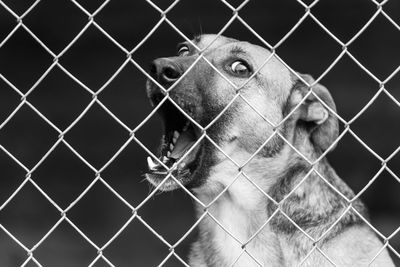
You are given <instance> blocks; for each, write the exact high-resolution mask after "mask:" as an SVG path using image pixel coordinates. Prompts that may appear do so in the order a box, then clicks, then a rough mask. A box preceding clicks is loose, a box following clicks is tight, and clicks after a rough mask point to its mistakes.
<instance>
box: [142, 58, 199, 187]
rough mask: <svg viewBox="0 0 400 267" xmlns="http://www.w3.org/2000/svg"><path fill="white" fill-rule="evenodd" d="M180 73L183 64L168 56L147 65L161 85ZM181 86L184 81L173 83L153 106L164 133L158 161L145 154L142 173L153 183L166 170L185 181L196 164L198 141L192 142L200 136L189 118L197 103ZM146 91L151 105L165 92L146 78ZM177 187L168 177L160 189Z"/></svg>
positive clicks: (172, 81) (164, 85) (175, 78)
mask: <svg viewBox="0 0 400 267" xmlns="http://www.w3.org/2000/svg"><path fill="white" fill-rule="evenodd" d="M173 59H174V58H173ZM183 73H184V68H183V67H182V66H180V65H179V64H178V63H177V62H175V61H174V60H172V59H169V58H160V59H157V60H155V61H153V62H152V64H151V65H150V74H151V76H152V77H153V78H154V79H155V80H156V81H157V82H158V83H160V84H161V85H162V86H163V87H164V88H165V89H167V88H169V87H170V86H171V85H173V84H174V83H175V82H176V81H178V79H179V78H180V77H181V76H182V74H183ZM185 89H186V88H185V85H184V84H181V83H179V84H177V85H175V87H174V88H172V89H171V91H170V93H169V97H170V98H169V99H167V100H166V101H164V102H163V103H162V105H161V106H160V107H159V108H158V110H157V111H158V113H159V114H160V116H161V118H162V121H163V125H164V134H163V137H162V139H161V145H160V148H159V155H157V156H158V161H157V160H155V159H153V158H152V157H148V158H147V163H148V168H149V172H148V173H147V175H146V176H147V179H148V180H149V182H150V183H152V184H153V185H155V186H157V185H159V183H161V181H162V180H163V179H164V178H165V177H166V176H167V175H168V174H169V173H170V172H171V173H172V175H173V176H174V177H175V178H177V180H179V182H181V183H182V184H183V185H187V184H188V183H190V181H191V176H192V174H193V172H194V171H195V170H196V168H197V163H198V161H199V160H198V159H199V154H200V153H199V151H200V144H197V145H196V146H194V145H195V144H196V141H197V140H198V139H199V137H200V136H201V131H200V130H199V129H198V127H197V126H195V124H194V123H193V122H192V121H191V119H190V118H192V119H194V118H195V117H196V115H198V114H197V113H196V107H195V106H196V104H198V103H196V101H195V99H194V98H195V97H193V94H192V93H190V92H187V90H186V91H185ZM147 93H148V96H149V98H150V101H151V102H152V104H153V106H157V105H158V104H159V103H160V102H161V101H162V100H163V99H164V98H165V97H166V93H165V92H164V91H163V90H162V89H161V88H159V87H158V86H157V85H156V84H154V83H153V82H151V81H148V82H147ZM171 100H172V101H171ZM182 111H184V112H185V113H186V114H184V113H183V112H182ZM193 146H194V147H193ZM160 162H162V163H163V164H161V163H160ZM163 165H165V166H166V167H167V168H165V166H163ZM168 169H170V170H168ZM178 187H179V185H178V184H177V183H176V182H175V181H174V180H173V179H171V178H170V179H168V180H167V181H166V182H165V183H164V184H163V186H161V189H162V190H164V191H168V190H173V189H175V188H178Z"/></svg>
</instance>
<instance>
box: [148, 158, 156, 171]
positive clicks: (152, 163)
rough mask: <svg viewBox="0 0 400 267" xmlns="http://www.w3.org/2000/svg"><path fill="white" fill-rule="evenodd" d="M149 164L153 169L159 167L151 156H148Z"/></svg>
mask: <svg viewBox="0 0 400 267" xmlns="http://www.w3.org/2000/svg"><path fill="white" fill-rule="evenodd" d="M147 165H148V166H149V169H150V170H153V169H155V168H156V167H157V164H156V163H154V161H153V159H152V158H151V157H147Z"/></svg>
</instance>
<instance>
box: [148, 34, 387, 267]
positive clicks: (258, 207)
mask: <svg viewBox="0 0 400 267" xmlns="http://www.w3.org/2000/svg"><path fill="white" fill-rule="evenodd" d="M216 37H217V36H215V35H202V36H199V37H197V38H195V39H194V40H193V42H195V44H196V46H198V47H199V48H200V49H203V48H205V47H207V46H208V45H209V43H210V42H213V43H212V44H211V45H210V46H209V47H208V48H207V49H206V50H205V51H204V56H205V57H206V58H207V59H208V60H209V61H210V62H211V63H212V64H213V65H214V66H215V67H216V68H217V69H218V70H219V71H220V72H221V73H223V74H224V75H225V76H226V77H228V78H229V79H230V80H231V81H232V82H233V83H234V84H236V85H240V84H242V83H243V82H244V81H246V80H247V78H246V77H238V76H235V75H232V73H231V72H230V71H229V67H230V66H231V65H230V64H231V63H232V62H234V61H235V60H243V61H246V62H247V63H248V64H249V65H250V66H251V67H252V69H253V70H256V69H258V68H259V67H260V66H261V64H262V63H263V62H264V60H265V59H266V58H267V57H269V56H270V55H271V54H270V52H269V51H267V50H266V49H264V48H262V47H259V46H256V45H253V44H250V43H247V42H241V41H237V40H234V39H231V38H226V37H218V38H217V39H216V40H215V41H214V39H215V38H216ZM186 45H187V46H188V47H189V48H190V54H188V55H185V56H183V57H171V58H167V59H165V60H164V61H163V62H164V63H160V61H159V62H158V63H157V64H174V66H176V67H177V68H180V69H181V70H182V71H185V70H187V69H188V68H189V66H190V65H191V64H192V63H193V62H194V60H195V59H196V58H197V57H198V51H197V50H196V49H194V48H193V47H191V45H190V44H186ZM165 62H166V63H165ZM156 74H157V73H156ZM158 74H159V73H158ZM300 75H301V77H302V78H303V79H304V80H306V81H307V82H308V83H312V82H313V81H314V80H313V79H312V77H311V76H309V75H302V74H300ZM160 82H161V81H160ZM164 85H167V84H164ZM147 90H148V95H149V97H150V99H153V98H154V95H156V94H157V93H159V89H158V88H157V86H155V85H154V84H152V83H151V82H149V83H148V87H147ZM312 90H313V92H315V94H316V95H317V96H318V98H320V99H321V100H322V101H323V102H324V104H321V103H320V102H319V100H318V98H317V97H315V96H314V95H310V96H309V97H308V98H307V99H306V101H305V102H304V103H303V104H301V105H300V106H299V107H298V108H297V109H295V110H294V108H295V107H296V106H297V105H298V104H299V103H300V101H301V99H302V98H303V97H304V96H305V95H306V94H307V92H308V91H309V88H308V87H307V86H306V85H305V84H304V83H303V82H302V81H301V80H300V79H298V78H297V77H296V76H295V75H293V74H291V72H290V71H289V70H288V69H287V68H286V67H285V66H284V65H283V64H282V63H280V62H279V61H278V60H277V59H276V58H275V57H273V56H272V57H271V59H270V60H269V62H268V63H267V64H265V65H264V66H263V67H262V68H261V70H260V72H259V73H257V74H256V75H255V76H254V78H253V79H252V80H251V81H249V82H248V83H247V84H246V85H245V86H244V87H243V88H242V89H241V91H240V92H241V94H242V95H243V96H244V97H245V99H246V100H247V101H248V102H249V103H247V102H246V101H245V100H243V99H242V98H240V97H239V98H237V99H236V100H235V102H234V103H233V104H232V106H231V107H230V108H229V109H227V110H226V112H225V113H224V114H223V115H222V116H221V117H220V118H219V119H218V120H217V121H216V122H215V123H214V124H213V125H212V126H211V127H210V128H209V129H207V135H208V136H209V137H210V138H211V139H212V140H214V141H215V143H216V144H218V146H220V148H221V149H222V150H223V151H224V152H225V153H226V154H227V155H228V156H229V157H230V158H232V159H233V160H234V161H235V162H236V163H238V164H239V165H242V164H244V163H245V162H246V161H247V160H248V159H249V158H250V157H251V156H252V155H253V154H254V153H255V152H256V151H257V149H258V148H259V147H260V146H261V145H262V144H263V143H264V142H265V141H266V140H267V138H269V137H270V136H271V135H272V134H273V133H274V130H275V129H274V127H273V126H272V125H271V124H269V123H268V122H266V121H265V119H264V118H266V119H267V120H268V121H270V122H272V123H273V124H275V125H277V124H279V123H280V122H281V120H282V119H284V118H285V117H286V116H287V115H288V114H291V116H290V117H289V118H288V119H287V120H285V122H284V123H283V124H280V126H279V127H278V128H277V130H279V133H280V135H281V136H283V137H284V138H285V139H286V140H288V141H289V142H290V144H291V145H292V146H294V147H295V148H296V150H298V151H299V152H301V154H303V155H304V156H305V157H306V158H307V159H308V160H309V161H311V162H313V161H315V160H316V159H318V158H319V157H320V156H321V155H322V153H323V152H325V151H327V150H332V149H333V148H334V141H335V140H336V138H337V136H338V122H337V119H336V118H335V115H334V114H333V113H332V112H330V110H333V111H335V110H336V107H335V104H334V102H333V99H332V97H331V96H330V94H329V92H328V90H327V89H326V88H325V87H323V86H322V85H319V84H316V85H315V86H313V88H312ZM235 94H236V92H235V90H234V88H232V86H231V85H230V84H229V83H228V82H227V81H226V80H225V79H224V78H223V77H221V75H220V74H219V73H217V72H216V71H215V70H214V68H212V67H211V66H209V64H208V63H207V62H205V61H204V60H199V62H198V63H197V64H196V65H195V66H194V67H193V68H192V69H191V71H189V72H188V73H187V74H186V75H185V77H184V78H183V79H182V80H181V81H180V83H178V84H177V85H176V86H175V88H174V89H173V90H171V92H170V97H171V98H172V99H173V100H174V101H176V102H177V103H178V104H179V105H180V106H181V107H182V108H183V109H185V110H186V111H188V112H189V111H190V114H191V116H192V117H193V118H194V119H195V120H196V121H197V122H198V123H200V124H201V125H203V126H206V125H208V124H209V123H210V122H211V121H212V120H213V119H214V118H215V117H216V116H217V115H218V114H219V113H220V112H221V110H222V109H223V108H224V107H225V106H226V105H227V104H228V103H229V102H230V101H231V99H232V98H233V97H234V96H235ZM249 104H250V105H249ZM327 106H328V107H329V108H327ZM253 107H254V108H253ZM254 109H256V110H257V111H255V110H254ZM258 112H259V113H260V114H258ZM291 112H292V113H291ZM263 117H264V118H263ZM198 154H199V155H200V156H199V158H198V159H197V168H196V169H195V170H194V171H193V173H192V174H191V176H190V177H189V178H188V177H185V179H183V178H182V179H181V182H182V183H183V184H184V185H185V186H186V187H188V188H190V189H191V190H192V191H193V192H194V193H195V194H196V196H197V197H198V198H199V199H200V200H201V201H202V202H203V203H205V204H208V203H210V202H211V201H214V199H215V198H216V196H217V195H218V194H219V193H220V192H221V191H222V190H224V189H225V188H226V187H227V186H229V188H228V190H227V191H226V192H225V193H224V194H222V195H221V196H220V197H219V198H218V200H216V201H215V202H214V203H213V204H212V205H210V206H209V207H208V208H207V212H208V213H209V214H211V215H212V217H211V216H206V217H205V218H204V219H203V220H202V221H201V222H200V224H199V227H198V228H199V237H198V240H197V241H196V242H195V243H194V244H193V246H192V250H191V253H190V256H189V259H190V265H191V266H194V267H205V266H209V267H212V266H218V267H221V266H231V264H232V263H233V262H235V261H236V264H235V266H245V267H251V266H259V265H262V266H297V265H298V264H300V263H303V265H302V266H332V264H331V263H330V262H329V260H327V259H326V258H325V257H324V256H323V254H325V255H326V256H328V257H329V259H330V260H332V262H333V263H335V264H336V265H337V266H349V267H350V266H352V267H354V266H367V265H368V264H369V263H370V261H371V260H372V259H373V258H374V257H375V255H376V254H377V253H378V252H380V254H379V256H377V257H376V258H375V260H374V262H373V263H372V264H371V265H369V266H379V267H382V266H383V267H389V266H394V264H393V262H392V260H391V259H390V257H389V254H388V251H387V250H386V249H383V250H382V251H381V248H382V247H383V244H382V242H381V241H380V240H379V239H378V238H377V236H376V235H375V234H374V233H373V232H372V230H370V229H369V227H368V226H367V225H366V224H365V222H364V221H363V219H361V218H360V216H359V214H360V215H362V216H363V217H364V218H367V217H368V216H367V214H366V209H365V207H364V205H363V204H362V203H361V201H360V200H358V199H357V200H355V201H353V202H352V203H348V202H347V201H346V200H345V199H344V198H343V197H342V195H343V196H345V197H346V198H348V199H352V198H353V197H354V193H353V192H352V190H351V189H350V188H349V187H348V186H347V185H346V184H345V183H344V182H343V180H341V179H340V178H339V176H338V175H337V174H336V172H335V171H334V169H333V168H332V167H331V165H330V164H329V163H328V161H327V160H326V159H325V158H322V159H321V160H320V161H319V162H318V163H316V164H315V165H314V166H311V165H310V164H309V163H308V162H307V161H306V160H305V159H304V158H303V157H302V156H300V155H299V154H298V153H297V152H296V151H295V150H294V149H292V148H291V146H289V145H288V144H287V143H286V142H285V141H284V140H282V138H281V137H280V136H279V135H274V136H273V137H272V138H271V139H270V140H269V142H267V144H265V146H264V147H263V148H262V149H261V150H260V151H259V153H257V154H256V155H255V156H254V157H253V158H252V160H250V161H249V162H248V163H247V164H246V165H245V166H244V167H243V168H242V169H238V167H237V166H236V165H235V164H234V163H233V162H232V161H231V160H230V159H228V158H227V157H226V156H225V155H224V153H222V152H221V151H220V150H219V149H217V148H216V147H215V146H214V145H213V144H212V143H211V142H209V141H207V140H204V141H203V142H202V144H201V148H200V150H199V152H198ZM312 167H314V169H313V170H312ZM239 171H243V172H244V173H245V175H244V174H240V175H239ZM238 175H239V177H237V176H238ZM319 175H321V176H322V177H323V178H324V179H322V178H321V177H320V176H319ZM235 177H236V180H234V179H235ZM305 177H306V178H305ZM148 179H149V181H150V182H151V183H153V184H155V185H157V184H158V183H159V182H160V181H156V180H154V179H151V178H150V177H148ZM178 179H179V177H178ZM327 182H328V183H329V184H330V185H328V183H327ZM171 183H172V182H171ZM256 185H257V186H256ZM331 186H333V187H334V188H336V189H337V190H338V191H339V192H340V194H339V193H338V192H336V191H335V190H334V189H332V187H331ZM257 187H258V188H257ZM161 189H163V187H161ZM164 189H165V190H167V189H168V188H164ZM259 189H262V190H263V191H264V192H265V193H266V194H268V195H269V196H270V197H271V198H272V199H274V200H275V201H276V202H278V203H280V204H279V210H277V208H278V206H277V205H276V204H275V203H274V201H272V200H271V199H269V198H268V197H267V196H266V195H265V194H264V193H262V192H261V191H260V190H259ZM282 200H283V201H282ZM281 201H282V202H281ZM349 205H350V206H351V208H354V209H355V210H356V211H357V212H355V211H354V210H353V209H349V210H348V207H349ZM196 209H197V214H198V216H199V217H200V216H201V215H202V214H203V213H204V212H205V210H204V208H203V207H201V206H200V205H197V206H196ZM346 211H347V212H346ZM345 212H346V213H345ZM214 218H215V219H216V220H217V221H218V224H217V223H216V222H215V221H214ZM267 220H268V223H267V224H265V222H266V221H267ZM219 224H221V225H222V227H221V226H219ZM334 224H335V225H334ZM299 228H301V230H300V229H299ZM260 229H261V230H260ZM255 233H257V234H256V235H255V236H253V235H254V234H255ZM231 235H233V236H234V237H232V236H231ZM306 235H309V236H310V237H312V238H314V239H315V240H317V242H315V243H313V241H311V239H309V238H308V237H307V236H306ZM250 238H251V239H250ZM316 246H317V248H318V249H315V247H316ZM243 249H245V252H244V253H242V252H243ZM313 249H314V250H313ZM322 253H323V254H322ZM250 255H251V256H250Z"/></svg>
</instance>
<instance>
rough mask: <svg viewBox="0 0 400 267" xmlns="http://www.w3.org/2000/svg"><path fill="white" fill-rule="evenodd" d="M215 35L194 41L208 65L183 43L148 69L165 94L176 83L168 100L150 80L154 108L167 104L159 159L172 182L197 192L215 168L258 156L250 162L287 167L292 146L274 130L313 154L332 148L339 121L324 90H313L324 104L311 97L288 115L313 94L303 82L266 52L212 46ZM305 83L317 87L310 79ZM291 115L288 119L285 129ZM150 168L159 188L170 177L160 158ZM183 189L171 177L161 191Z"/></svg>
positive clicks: (226, 41) (220, 43) (227, 42)
mask: <svg viewBox="0 0 400 267" xmlns="http://www.w3.org/2000/svg"><path fill="white" fill-rule="evenodd" d="M215 37H216V36H215V35H202V36H199V37H196V38H195V39H194V40H193V43H194V44H195V45H196V46H197V47H199V48H200V49H204V48H206V49H205V50H204V51H203V55H204V57H205V58H206V59H204V58H200V59H198V57H199V51H198V50H196V49H195V47H193V46H192V45H191V44H190V43H188V42H184V43H181V44H179V45H178V52H177V56H174V57H166V58H159V59H156V60H154V61H153V62H152V64H151V67H150V73H151V75H152V77H153V78H154V79H155V80H156V81H157V82H158V83H159V84H161V85H162V86H163V87H164V88H166V89H168V88H170V87H171V86H172V85H174V86H173V87H171V90H170V91H169V92H168V95H169V97H168V98H165V96H166V94H167V93H166V92H164V91H163V90H161V89H160V88H159V87H158V86H157V85H156V84H154V83H153V82H151V81H150V80H149V81H148V82H147V94H148V97H149V99H150V101H151V103H152V105H153V106H156V105H158V104H160V102H162V104H161V106H160V108H159V109H158V112H159V114H160V115H161V117H162V120H163V122H164V134H163V137H162V140H161V145H160V149H159V154H158V156H159V161H160V162H163V163H164V165H166V166H167V167H169V168H171V167H172V168H173V171H172V175H174V177H176V178H177V179H178V180H179V181H180V182H181V183H182V184H183V185H185V186H187V187H189V188H190V187H191V188H193V187H199V186H201V185H203V184H205V183H206V181H207V177H208V176H209V175H210V171H212V168H213V166H216V165H218V164H220V163H221V162H222V161H230V160H231V159H233V160H234V161H235V162H237V163H238V164H239V165H240V164H243V163H244V162H246V161H247V159H248V158H249V157H250V156H252V155H253V154H254V153H256V152H257V153H256V155H255V156H254V157H253V160H254V161H257V160H258V161H259V163H260V162H263V161H262V159H268V162H271V159H277V160H281V161H282V160H284V159H282V157H280V156H279V155H280V154H282V153H281V152H282V151H283V149H284V147H287V146H288V145H287V144H286V143H285V142H284V141H283V140H282V138H281V137H280V136H279V135H277V134H274V130H276V129H279V132H280V133H281V135H282V136H283V137H285V139H287V140H288V141H290V142H291V143H292V144H293V145H295V146H306V149H308V150H310V151H313V152H315V153H320V152H321V151H324V150H326V149H327V148H328V147H329V146H330V145H331V144H332V142H333V141H334V139H336V137H337V135H338V123H337V120H336V118H335V117H334V116H332V114H331V113H330V112H329V109H327V108H326V107H325V105H326V106H329V108H330V109H332V110H335V105H334V103H333V100H332V98H331V96H330V94H329V92H328V91H327V89H326V88H325V87H323V86H321V85H319V84H317V85H315V86H314V87H313V91H314V92H315V93H316V95H317V96H318V98H320V99H321V100H322V101H324V103H325V105H323V104H321V103H320V102H319V100H318V99H317V98H316V97H315V96H313V95H310V96H309V97H308V98H307V99H306V101H304V103H303V104H301V105H300V106H298V108H297V109H296V110H295V111H294V112H291V111H292V110H293V108H294V107H296V106H297V105H298V104H299V103H300V101H301V99H302V98H303V97H304V96H305V95H306V94H307V92H308V91H309V88H308V87H307V86H306V85H305V84H303V83H302V82H301V81H300V79H298V78H297V77H296V76H295V75H293V74H292V73H291V72H290V71H289V70H288V69H287V68H286V67H285V66H284V65H283V64H282V63H281V62H280V61H279V60H278V59H277V58H275V57H274V56H271V53H270V52H269V51H268V50H267V49H265V48H262V47H260V46H257V45H253V44H250V43H248V42H242V41H238V40H235V39H230V38H226V37H218V38H217V39H216V40H215V41H214V42H213V43H212V44H211V45H209V43H210V42H212V41H213V40H214V39H215ZM268 57H270V59H269V61H268V62H267V63H266V64H265V65H263V63H264V61H265V60H266V59H267V58H268ZM210 63H211V64H212V66H211V65H210ZM254 73H256V74H255V75H253V74H254ZM223 76H224V77H225V78H227V79H228V80H229V81H228V80H226V79H225V78H224V77H223ZM250 77H252V79H250V80H249V81H248V79H249V78H250ZM302 77H303V79H304V80H306V81H307V82H309V83H312V82H313V80H312V78H311V77H310V76H308V75H302ZM231 83H232V84H234V85H235V86H232V84H231ZM243 84H244V85H243ZM242 85H243V86H242ZM240 86H242V87H240ZM235 87H236V88H239V87H240V88H239V89H236V88H235ZM237 90H240V95H238V94H237ZM241 96H243V97H241ZM171 100H172V101H173V102H172V101H171ZM182 111H184V112H185V113H186V115H184V114H183V112H182ZM288 114H291V116H290V118H289V119H287V120H285V121H284V123H281V121H282V120H283V119H284V118H285V117H286V115H288ZM187 116H189V117H190V119H189V118H188V117H187ZM191 120H193V121H191ZM271 135H273V136H272V137H271ZM270 137H271V138H270ZM199 139H201V140H199ZM267 140H268V141H267ZM216 145H217V146H218V147H217V146H216ZM229 158H230V159H229ZM260 160H261V161H260ZM148 164H149V172H148V174H147V175H146V176H147V179H148V180H149V181H150V182H151V183H152V184H153V185H158V184H159V183H160V182H161V181H162V180H163V179H164V178H165V177H166V175H167V174H168V172H167V170H166V169H165V168H164V167H163V166H162V164H160V163H159V162H158V161H157V160H154V159H152V158H148ZM178 187H179V186H178V185H177V184H176V183H175V182H174V181H173V180H172V179H168V180H167V181H166V182H165V183H164V184H163V186H162V187H161V189H162V190H166V191H167V190H173V189H175V188H178Z"/></svg>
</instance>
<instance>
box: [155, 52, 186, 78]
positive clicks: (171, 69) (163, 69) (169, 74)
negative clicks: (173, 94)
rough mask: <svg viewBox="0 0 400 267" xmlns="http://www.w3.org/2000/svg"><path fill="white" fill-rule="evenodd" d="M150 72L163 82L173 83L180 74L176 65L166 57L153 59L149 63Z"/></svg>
mask: <svg viewBox="0 0 400 267" xmlns="http://www.w3.org/2000/svg"><path fill="white" fill-rule="evenodd" d="M150 74H151V76H153V78H155V79H156V80H158V81H159V82H164V83H173V82H175V81H176V80H178V79H179V77H180V76H181V75H182V71H181V69H180V68H179V66H178V65H176V64H175V63H174V62H173V61H171V60H170V59H167V58H159V59H156V60H154V61H153V62H152V63H151V65H150Z"/></svg>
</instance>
